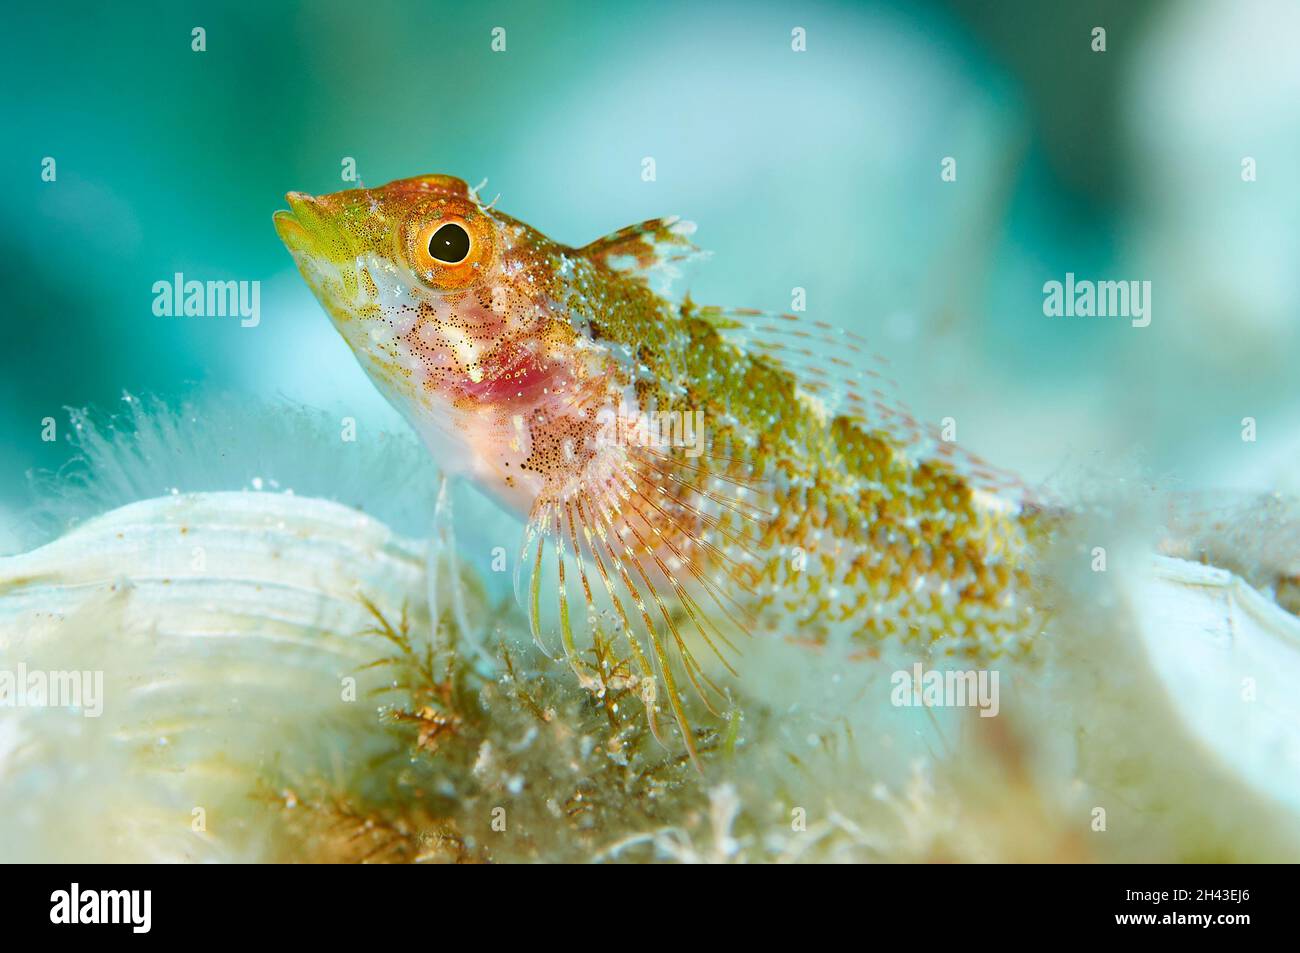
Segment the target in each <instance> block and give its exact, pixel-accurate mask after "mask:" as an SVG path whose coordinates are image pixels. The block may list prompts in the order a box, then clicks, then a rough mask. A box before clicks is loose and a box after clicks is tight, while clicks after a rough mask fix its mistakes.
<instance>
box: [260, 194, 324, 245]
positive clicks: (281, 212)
mask: <svg viewBox="0 0 1300 953" xmlns="http://www.w3.org/2000/svg"><path fill="white" fill-rule="evenodd" d="M284 199H285V201H286V202H287V203H288V204H289V208H287V209H278V210H277V211H276V212H275V214H274V215H272V216H271V220H272V222H273V223H274V224H275V230H276V233H277V234H278V235H279V236H280V240H281V241H282V242H284V244H285V247H287V248H288V249H289V251H290V252H291V253H293V254H294V255H299V254H303V255H314V254H316V253H317V251H318V250H319V249H318V243H317V238H318V236H319V234H320V228H321V223H322V221H323V217H322V213H321V209H320V204H319V200H318V199H316V198H315V197H314V196H312V195H308V194H307V193H306V192H288V193H286V194H285V197H284Z"/></svg>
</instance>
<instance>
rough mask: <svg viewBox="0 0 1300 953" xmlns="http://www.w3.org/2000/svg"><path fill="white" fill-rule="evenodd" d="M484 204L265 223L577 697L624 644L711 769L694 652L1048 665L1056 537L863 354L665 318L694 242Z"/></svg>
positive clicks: (776, 319) (788, 331) (769, 322)
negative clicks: (579, 230)
mask: <svg viewBox="0 0 1300 953" xmlns="http://www.w3.org/2000/svg"><path fill="white" fill-rule="evenodd" d="M481 188H482V187H481V186H480V187H478V188H471V187H470V186H469V185H468V184H467V183H466V182H465V181H464V180H461V179H459V178H456V177H453V176H450V175H441V174H433V175H420V176H415V177H412V178H405V179H400V180H396V181H393V182H390V183H388V184H387V185H383V186H380V187H377V188H354V189H348V190H345V191H340V192H335V193H333V194H327V195H321V196H312V195H309V194H306V193H303V192H290V193H288V195H287V197H286V198H287V202H288V205H289V208H288V209H287V210H281V211H278V212H276V213H275V216H274V223H275V227H276V230H277V232H278V234H279V236H280V238H281V239H282V240H283V242H284V244H285V246H286V247H287V248H288V250H289V252H290V253H291V255H292V257H293V259H294V261H295V262H296V264H297V266H298V269H299V271H300V272H301V274H302V276H303V278H304V279H305V280H306V282H307V284H308V286H309V287H310V288H311V290H312V292H313V293H314V295H315V297H316V298H317V299H318V301H319V302H320V304H321V305H322V306H323V308H324V310H325V311H326V313H327V314H328V315H329V317H330V318H331V320H332V321H333V324H334V326H335V327H336V328H337V330H338V331H339V333H340V334H341V335H342V337H343V338H344V340H345V341H346V342H347V344H348V346H349V347H350V348H351V350H352V352H353V354H354V355H355V356H356V358H357V360H358V361H359V362H360V364H361V366H362V368H363V369H364V370H365V372H366V373H367V375H368V376H369V378H370V379H371V380H372V381H373V383H374V384H375V386H376V387H377V388H378V390H379V391H380V392H381V393H382V394H383V396H384V397H385V398H386V399H387V400H388V402H389V403H391V404H392V405H393V407H395V408H396V409H397V410H398V411H399V412H400V413H401V414H402V415H403V416H404V418H405V419H406V420H407V421H408V422H409V424H410V425H411V427H412V428H413V429H414V431H415V432H416V433H417V434H418V435H419V437H420V439H421V441H422V442H423V444H424V445H425V447H426V448H427V449H428V451H429V452H430V454H432V456H433V458H434V460H435V461H436V463H437V464H438V466H439V467H440V468H442V470H443V472H445V473H447V474H448V475H449V476H451V477H452V478H455V479H467V480H469V481H472V482H473V483H474V484H475V485H476V486H477V487H478V488H480V489H481V490H482V491H483V492H485V493H486V494H487V495H488V496H489V497H490V498H491V499H493V500H494V501H495V502H496V503H497V504H498V505H500V506H502V507H503V508H505V509H506V510H508V511H509V512H511V513H513V514H515V515H517V516H518V517H519V518H520V520H521V521H522V522H523V524H524V528H523V530H522V544H521V548H520V557H519V559H518V562H517V577H516V578H517V580H518V581H517V583H516V588H517V594H518V595H519V597H520V600H521V602H522V603H523V604H524V605H525V607H526V609H527V614H528V617H529V626H530V629H531V630H532V634H533V637H534V639H535V640H538V642H539V644H542V642H543V638H542V633H543V629H546V630H547V631H548V633H549V634H550V635H552V636H553V635H554V633H555V629H556V628H558V633H559V638H560V643H561V645H562V646H563V651H564V654H565V657H566V658H567V660H568V662H569V664H570V665H571V666H572V668H573V670H574V671H575V673H577V675H578V677H579V678H581V679H583V680H584V683H594V682H595V680H596V679H595V676H596V675H597V674H598V673H595V672H593V670H592V668H593V666H592V663H590V662H589V661H587V660H586V659H585V657H584V654H583V651H582V649H581V648H580V647H579V640H580V637H582V636H584V633H585V635H587V636H591V637H600V636H601V634H602V633H603V634H605V635H607V636H609V637H611V638H615V639H618V640H619V641H620V644H621V645H624V646H625V647H626V651H627V652H628V656H627V657H628V658H629V659H630V660H631V662H630V664H631V665H632V666H634V667H635V672H636V679H637V680H639V684H640V686H641V697H642V700H643V701H644V702H645V704H646V709H647V712H648V714H649V717H650V719H651V723H652V725H654V726H655V727H656V736H658V728H657V716H658V714H659V712H660V711H661V709H662V707H663V705H664V704H665V703H666V704H667V706H668V709H669V710H670V711H671V713H672V715H673V717H674V719H675V721H676V723H677V725H678V727H679V730H680V734H681V736H682V738H683V739H684V741H685V744H686V746H687V748H688V750H689V752H690V754H691V756H692V758H694V757H695V755H696V748H695V744H694V740H693V738H692V731H691V730H690V727H689V726H690V722H689V720H688V718H687V712H686V708H685V705H684V695H685V692H686V688H687V686H688V685H689V686H690V687H691V688H692V689H693V690H694V693H695V695H697V696H698V697H699V698H700V699H701V700H703V702H704V705H705V707H706V708H708V709H709V710H710V711H712V712H714V713H717V712H718V711H719V708H720V707H721V703H723V702H725V699H726V693H725V690H724V689H723V688H722V687H721V686H720V685H719V679H720V678H721V677H722V676H721V674H720V673H717V668H716V667H715V666H712V665H710V666H709V667H710V668H712V669H713V672H714V673H716V674H717V675H718V677H717V678H715V677H714V674H711V673H710V671H709V670H706V666H705V665H704V664H702V662H701V660H700V657H697V652H708V653H710V654H711V655H713V656H716V658H717V659H718V660H719V662H720V663H721V665H722V667H723V668H725V669H726V671H727V672H729V673H731V674H732V675H733V676H735V675H739V669H738V667H737V664H738V658H739V653H740V652H741V648H740V646H741V645H742V643H743V640H744V639H745V638H753V637H758V636H759V635H760V634H769V633H779V634H783V635H784V636H785V637H787V638H790V639H792V640H796V641H798V642H800V643H806V644H808V645H809V646H810V647H813V648H815V647H817V646H822V645H825V644H826V643H827V642H828V641H829V640H831V639H832V638H840V637H842V638H846V639H848V640H850V644H851V645H853V646H854V648H855V654H858V655H862V656H866V657H871V656H875V655H876V654H877V653H878V650H879V647H880V646H882V645H893V646H901V647H903V648H904V650H906V651H911V652H914V653H916V654H917V655H918V657H919V656H921V655H925V656H926V657H931V656H933V655H935V654H938V655H940V656H949V657H961V658H969V659H978V660H983V661H985V662H988V661H989V660H992V659H998V658H1004V657H1010V658H1020V657H1024V656H1025V655H1026V654H1028V653H1030V652H1031V651H1032V649H1033V646H1034V644H1035V642H1036V640H1037V639H1038V637H1039V635H1040V633H1041V631H1042V626H1043V615H1044V613H1043V610H1042V606H1041V605H1040V604H1039V603H1040V602H1041V600H1039V599H1036V598H1035V590H1036V587H1037V585H1038V583H1037V580H1036V579H1035V575H1034V571H1033V566H1034V555H1033V554H1034V552H1035V551H1036V548H1037V547H1039V546H1041V545H1042V540H1043V539H1044V538H1045V537H1046V536H1047V535H1048V534H1049V533H1050V523H1051V520H1050V518H1049V517H1050V510H1049V509H1048V508H1046V507H1045V506H1044V505H1043V504H1042V502H1041V501H1040V500H1038V499H1037V498H1036V496H1035V494H1034V492H1033V491H1032V490H1031V489H1030V488H1029V487H1027V486H1025V484H1024V483H1023V482H1021V481H1019V480H1018V479H1017V478H1016V477H1015V476H1014V475H1012V474H1009V473H1006V472H1004V471H1000V470H997V469H995V468H993V467H991V466H989V465H988V464H986V463H985V462H984V461H982V460H980V459H979V458H978V457H976V456H974V455H973V454H969V453H967V452H966V451H964V450H963V449H961V448H959V447H958V446H957V445H956V444H955V442H953V441H951V440H946V439H944V435H943V434H942V432H941V431H940V430H938V428H936V427H934V426H933V425H930V424H926V423H923V422H921V421H919V420H918V419H917V418H916V416H915V415H914V414H912V413H911V411H910V410H908V409H907V406H906V404H905V403H903V402H902V401H901V400H900V399H899V398H898V396H897V393H898V385H897V383H896V382H895V381H894V380H893V379H892V377H891V376H890V370H889V365H888V362H887V361H886V360H885V359H884V358H882V357H880V356H878V355H877V354H875V353H874V351H873V350H872V349H871V347H870V346H869V343H868V342H867V341H866V339H865V338H863V337H862V336H861V335H860V334H858V333H856V332H854V331H851V330H845V329H842V328H840V327H837V326H835V325H833V324H832V323H830V322H827V321H823V320H820V319H811V318H810V317H809V316H808V315H807V314H806V313H773V312H764V311H760V310H755V309H748V308H731V307H723V306H714V305H701V304H699V303H697V302H695V301H694V300H692V298H691V297H690V295H689V294H684V295H681V296H676V295H675V294H674V293H673V291H672V286H673V282H674V280H675V279H676V278H678V277H680V275H681V271H682V268H683V267H685V265H686V264H687V263H688V262H693V261H695V260H697V259H699V258H701V257H702V253H701V252H700V251H699V249H698V248H697V247H696V246H695V244H694V242H693V238H692V236H693V234H694V231H695V228H694V226H693V225H692V224H691V223H688V222H686V221H683V220H681V219H678V218H675V217H665V218H656V219H651V220H649V221H645V222H642V223H639V224H635V225H631V226H628V227H625V228H621V229H619V230H618V231H615V232H613V233H612V234H609V235H606V236H604V237H602V238H598V239H596V240H594V241H591V242H589V243H587V244H584V245H577V246H574V245H567V244H564V243H562V242H559V241H556V240H554V239H552V238H550V237H548V236H547V235H545V234H544V233H542V232H541V231H540V230H538V229H536V228H533V227H532V226H530V225H528V224H525V223H524V222H522V221H519V220H517V219H515V218H512V217H511V216H509V215H507V214H505V213H504V212H502V211H501V210H499V209H498V208H496V207H495V204H496V200H495V199H494V200H493V201H492V202H484V201H482V199H481V197H480V193H481ZM525 590H526V591H525ZM544 606H546V608H545V609H544Z"/></svg>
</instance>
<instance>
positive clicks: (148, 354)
mask: <svg viewBox="0 0 1300 953" xmlns="http://www.w3.org/2000/svg"><path fill="white" fill-rule="evenodd" d="M6 21H7V22H6V26H7V29H6V30H5V31H4V35H3V37H0V73H2V74H3V83H0V95H2V96H3V99H4V117H5V126H6V128H7V130H8V133H7V135H6V148H5V149H4V150H3V151H2V153H0V164H2V165H0V168H2V170H3V178H4V182H5V189H4V201H3V203H2V204H0V215H2V216H3V223H2V224H3V227H2V228H0V243H3V244H2V247H0V274H2V275H3V290H4V296H5V309H4V313H3V315H2V316H0V328H2V329H3V332H2V335H0V342H2V346H0V544H2V543H4V541H5V539H6V536H5V529H4V527H5V525H6V522H8V524H9V525H10V526H12V525H13V524H14V523H15V521H16V520H18V519H19V518H20V517H21V514H22V513H23V511H24V509H25V508H26V507H27V506H28V505H29V504H30V501H31V494H32V490H31V488H30V485H29V482H28V473H29V471H32V470H34V469H53V468H57V467H58V466H59V465H60V464H62V463H63V462H64V460H66V459H67V457H68V455H69V449H68V446H67V444H66V443H65V442H64V440H63V439H62V438H63V435H64V432H65V431H66V428H67V413H66V411H65V410H64V408H65V407H83V406H91V407H98V408H101V409H106V410H110V411H111V410H113V409H114V408H115V407H116V406H120V400H121V395H122V392H123V391H124V390H127V391H130V392H132V393H136V394H141V393H144V394H157V395H160V396H162V397H164V398H168V399H171V398H177V399H179V398H180V397H181V396H184V395H187V394H190V393H192V392H194V390H195V389H196V388H204V387H210V388H215V389H219V390H222V391H224V392H226V393H229V394H233V395H249V396H259V397H273V396H277V395H282V396H285V397H288V398H291V399H293V400H297V401H302V402H306V403H309V404H312V405H315V406H318V407H323V408H326V409H329V410H331V411H337V412H338V413H341V414H350V415H353V416H355V417H357V419H358V421H359V422H360V425H361V428H362V431H363V432H365V430H366V428H371V427H374V428H378V427H388V428H394V429H396V428H400V427H401V424H400V422H399V421H397V419H396V418H395V417H394V416H393V415H392V414H391V413H390V412H389V411H388V409H387V408H386V406H385V405H384V404H383V402H382V400H381V399H380V398H379V397H378V396H377V395H376V394H375V392H374V391H373V389H372V387H371V385H370V384H369V382H368V381H367V380H366V378H365V377H364V375H363V373H362V372H361V370H360V369H359V368H358V366H357V365H356V363H355V361H354V360H353V358H352V356H351V355H350V353H349V352H348V350H347V348H346V347H345V345H344V344H343V342H342V340H341V339H340V338H338V336H337V334H336V333H335V332H334V330H333V329H332V328H331V326H330V324H329V322H328V321H327V320H326V319H325V317H324V316H323V314H322V313H320V311H319V309H318V306H317V305H316V303H315V301H314V300H313V298H312V297H311V295H310V293H309V291H308V289H307V288H306V286H305V284H303V282H302V281H301V279H300V278H299V277H298V275H297V273H296V271H295V270H294V269H293V266H292V263H291V261H290V259H289V256H288V254H287V253H286V252H285V250H284V249H283V247H282V246H281V244H280V242H279V240H278V239H277V237H276V235H275V232H274V230H273V229H272V227H271V213H272V212H273V211H274V210H275V209H277V208H279V207H281V206H282V204H283V194H284V193H285V192H286V191H288V190H290V189H301V190H304V191H309V192H314V193H320V192H331V191H336V190H338V189H341V188H345V187H349V186H350V183H347V182H344V181H342V178H341V171H342V168H343V163H344V161H345V159H348V158H351V159H353V160H355V163H356V169H357V173H358V175H359V176H360V178H361V179H362V180H363V181H364V182H366V183H369V184H376V185H377V184H381V183H383V182H385V181H388V180H390V179H394V178H400V177H405V176H410V175H414V174H418V173H424V172H446V173H451V174H454V175H458V176H460V177H462V178H464V179H467V180H469V181H470V183H471V184H474V183H476V182H478V181H479V180H480V179H483V178H487V179H488V186H487V188H486V189H485V193H486V194H487V195H488V196H492V195H495V194H496V193H498V192H499V193H500V194H501V198H500V202H499V206H500V207H501V208H502V209H504V210H505V211H507V212H509V213H510V214H512V215H514V216H516V217H518V218H521V219H523V220H525V221H527V222H529V223H531V224H533V225H535V226H537V227H538V228H540V229H541V230H542V231H544V232H546V233H548V234H549V235H551V236H552V237H553V238H556V239H559V240H561V241H566V242H570V243H574V244H580V243H584V242H587V241H590V240H592V239H594V238H596V237H598V236H600V235H603V234H605V233H608V232H611V231H614V230H615V229H617V228H619V227H621V226H623V225H626V224H629V223H632V222H636V221H639V220H642V219H645V218H649V217H653V216H656V215H662V214H680V215H682V216H684V217H686V218H690V219H692V220H694V221H696V222H697V223H698V224H699V231H698V233H697V235H696V238H697V241H698V242H699V244H700V245H701V246H703V247H705V248H708V249H711V250H712V251H713V257H712V259H711V260H710V261H708V262H705V263H703V264H702V265H700V266H698V267H695V268H694V269H693V271H692V273H691V274H690V275H689V280H688V281H687V282H686V284H685V285H684V286H683V287H682V288H681V289H680V290H687V289H689V290H690V292H691V294H692V296H693V297H694V298H695V299H696V300H698V301H701V302H707V303H719V304H728V305H746V306H751V307H759V308H767V309H774V310H788V309H789V308H790V306H791V295H792V289H793V288H795V287H801V288H804V289H806V292H807V302H808V311H809V314H810V316H813V317H817V318H821V319H825V320H827V321H830V322H831V323H833V324H838V325H842V326H845V327H851V328H853V329H855V330H857V331H858V332H859V333H861V334H863V335H865V336H866V337H867V338H868V339H869V340H871V341H872V342H873V344H874V345H875V346H876V348H877V349H878V350H880V351H881V352H882V353H884V354H886V355H888V356H889V357H890V358H891V360H892V361H893V362H894V366H895V368H896V370H897V371H898V377H899V380H900V384H901V386H902V393H903V396H904V397H905V398H906V399H907V400H908V401H909V402H910V403H911V404H912V406H913V407H914V408H915V409H916V410H917V412H918V413H920V414H921V415H922V416H924V417H926V418H928V419H930V420H933V421H938V420H940V419H941V418H943V417H945V416H952V417H954V418H956V420H957V424H958V440H959V442H960V443H962V444H964V445H965V446H967V447H969V448H971V449H973V450H975V451H977V452H979V453H981V454H982V455H984V456H985V457H987V458H988V459H990V460H992V461H993V462H995V463H998V464H1000V465H1003V466H1007V467H1010V468H1013V469H1016V470H1018V471H1019V472H1020V473H1022V474H1023V475H1024V476H1025V477H1026V478H1028V479H1029V480H1031V481H1038V480H1043V479H1048V478H1051V477H1053V476H1054V475H1055V474H1059V473H1060V472H1062V471H1063V470H1066V469H1069V468H1071V467H1078V466H1080V465H1092V464H1098V465H1100V466H1102V467H1103V468H1105V467H1107V466H1110V465H1116V464H1118V463H1120V462H1124V463H1125V464H1129V463H1131V462H1133V461H1136V462H1137V463H1138V464H1140V466H1141V467H1142V468H1144V469H1145V470H1147V471H1148V472H1151V473H1153V474H1156V475H1158V476H1160V477H1161V478H1162V479H1164V480H1166V481H1170V482H1173V483H1175V484H1178V485H1182V486H1187V487H1219V486H1233V487H1244V488H1254V489H1262V490H1273V489H1290V490H1297V489H1300V477H1297V475H1296V472H1295V470H1296V468H1295V466H1294V461H1295V460H1296V459H1297V458H1298V456H1300V388H1298V387H1297V386H1296V384H1295V381H1296V380H1297V376H1298V375H1297V371H1298V369H1300V321H1298V320H1297V319H1298V318H1300V269H1298V268H1297V263H1300V229H1298V228H1297V226H1300V185H1297V181H1296V178H1295V176H1296V168H1297V157H1298V156H1300V110H1297V108H1296V104H1297V103H1300V58H1297V57H1296V56H1295V44H1296V39H1297V36H1300V4H1296V3H1294V2H1290V0H1277V2H1269V0H1239V2H1230V0H1224V2H1213V0H1197V2H1167V3H1166V2H1158V0H1148V2H1142V3H1132V2H1125V0H1111V2H1074V0H1071V2H1042V0H1024V2H1010V0H1008V2H999V3H987V2H975V0H929V2H923V0H913V2H907V3H903V2H899V3H866V2H860V3H847V2H842V3H832V2H821V3H807V4H799V5H795V4H791V3H775V2H770V3H762V2H746V3H743V4H742V3H709V4H700V3H692V2H659V3H653V4H647V3H641V2H635V3H633V2H626V3H624V2H609V3H600V4H591V3H585V2H547V3H542V2H530V3H516V4H500V3H477V4H472V5H468V4H453V3H449V2H395V0H379V2H376V3H371V4H363V5H357V4H355V3H344V2H342V0H313V2H304V3H275V4H267V3H263V2H228V3H222V4H201V3H186V2H171V0H169V2H153V3H138V4H133V5H132V6H131V7H130V8H129V9H128V8H118V7H114V6H112V5H107V4H92V3H59V2H55V3H42V4H36V3H18V4H16V5H11V6H10V7H9V8H8V9H7V10H6ZM195 27H202V28H203V29H204V30H205V31H206V50H205V51H204V52H195V51H193V50H192V49H191V46H192V30H193V29H194V28H195ZM495 27H502V28H504V29H505V31H506V33H505V41H506V49H505V51H504V52H494V51H493V49H492V31H493V29H494V28H495ZM797 27H801V28H803V30H804V31H805V32H806V50H805V51H802V52H796V51H795V50H793V49H792V30H794V29H795V28H797ZM1094 27H1103V28H1104V29H1105V31H1106V50H1105V52H1095V51H1094V50H1093V48H1092V47H1093V43H1094V41H1093V29H1094ZM46 157H52V158H54V159H55V161H56V163H57V165H56V172H57V178H56V179H55V181H52V182H47V181H43V179H42V168H43V166H42V163H43V160H44V159H45V158H46ZM645 157H653V158H654V160H655V167H656V179H655V181H653V182H647V181H644V180H643V178H642V174H641V173H642V160H643V158H645ZM945 157H953V158H955V159H956V169H957V177H956V181H953V182H945V181H942V180H941V176H940V172H941V162H942V160H943V159H944V158H945ZM1246 157H1250V158H1251V159H1253V160H1254V162H1255V167H1256V170H1257V178H1256V181H1250V182H1247V181H1243V177H1242V162H1243V159H1245V158H1246ZM176 272H183V273H184V274H185V276H186V277H187V278H194V279H199V280H204V281H206V280H211V279H223V280H250V281H252V280H256V281H260V282H261V284H262V290H261V321H260V324H259V325H258V326H257V327H250V328H245V327H241V326H240V323H239V321H238V320H237V319H231V318H193V317H190V318H185V317H180V318H176V317H170V318H169V317H158V316H155V315H154V313H153V308H152V306H153V300H154V295H153V291H152V286H153V284H154V282H156V281H170V280H171V277H172V275H173V274H174V273H176ZM1066 272H1074V273H1075V274H1076V275H1077V276H1079V277H1080V278H1090V279H1094V280H1097V279H1113V280H1139V281H1141V280H1148V281H1150V282H1151V283H1152V303H1151V317H1152V320H1151V324H1150V326H1149V327H1146V328H1134V327H1131V326H1130V323H1129V321H1128V320H1125V319H1122V318H1105V319H1101V318H1050V319H1049V318H1047V317H1045V316H1044V314H1043V283H1044V282H1046V281H1049V280H1063V279H1064V277H1065V274H1066ZM236 399H237V398H236ZM1247 416H1250V417H1254V418H1255V419H1256V421H1257V427H1258V440H1257V442H1255V443H1253V444H1243V442H1242V440H1241V419H1242V418H1243V417H1247ZM46 417H54V418H56V419H57V421H58V424H59V428H60V430H59V437H60V439H59V440H57V441H54V442H46V441H43V440H42V439H41V436H42V420H43V419H44V418H46ZM164 489H165V488H162V487H160V488H159V492H164ZM9 538H16V537H9ZM0 549H2V547H0Z"/></svg>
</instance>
